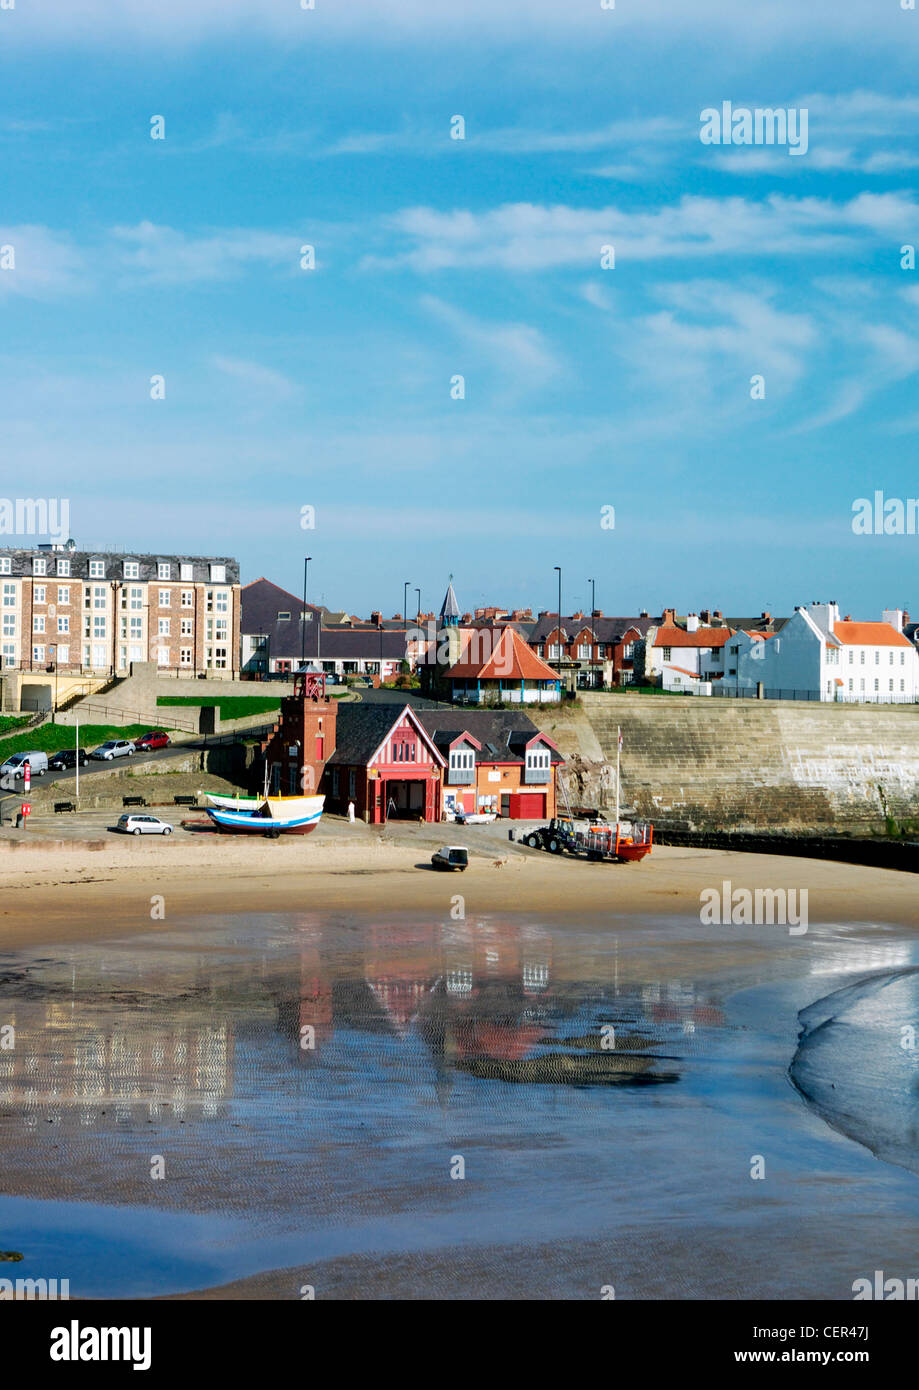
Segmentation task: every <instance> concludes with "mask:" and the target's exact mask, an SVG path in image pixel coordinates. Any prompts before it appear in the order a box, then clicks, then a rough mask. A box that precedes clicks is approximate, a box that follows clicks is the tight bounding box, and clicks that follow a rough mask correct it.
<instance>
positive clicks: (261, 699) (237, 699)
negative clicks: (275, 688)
mask: <svg viewBox="0 0 919 1390" xmlns="http://www.w3.org/2000/svg"><path fill="white" fill-rule="evenodd" d="M156 703H157V704H158V705H195V706H202V707H203V706H208V707H209V708H213V707H215V706H216V708H217V709H218V711H219V712H220V718H221V719H245V718H246V716H247V715H249V714H268V713H272V712H276V711H277V710H279V709H280V708H281V697H280V696H279V695H215V696H213V697H212V698H209V699H204V700H201V699H197V700H196V699H195V697H194V696H193V695H160V696H158V697H157V701H156Z"/></svg>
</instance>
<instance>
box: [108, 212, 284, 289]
mask: <svg viewBox="0 0 919 1390" xmlns="http://www.w3.org/2000/svg"><path fill="white" fill-rule="evenodd" d="M112 237H113V243H114V249H115V253H116V257H117V264H118V267H119V269H120V271H121V272H122V282H123V283H127V282H134V283H137V282H140V283H141V284H143V283H147V284H158V285H182V284H192V283H193V284H201V283H205V282H207V281H217V280H226V279H229V278H230V277H232V276H233V275H234V274H237V273H238V272H239V271H240V270H242V269H245V268H246V267H249V266H253V265H263V266H264V265H268V266H272V267H275V268H280V267H283V268H289V269H290V271H291V273H293V272H294V271H295V270H296V269H297V267H298V264H299V261H298V257H299V248H300V244H301V243H300V241H299V240H298V239H297V238H295V237H292V236H284V235H283V234H281V233H279V232H267V231H256V230H250V229H240V228H226V229H222V230H215V231H212V232H209V233H205V234H202V235H194V234H191V233H186V232H181V231H178V230H176V229H175V228H173V227H160V226H156V225H155V224H154V223H152V222H140V223H138V224H137V225H136V226H133V227H115V228H113V230H112Z"/></svg>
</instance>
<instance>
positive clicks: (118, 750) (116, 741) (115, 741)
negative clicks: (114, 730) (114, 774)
mask: <svg viewBox="0 0 919 1390" xmlns="http://www.w3.org/2000/svg"><path fill="white" fill-rule="evenodd" d="M133 755H134V744H133V743H132V742H131V740H130V739H127V738H110V739H107V740H106V742H105V743H102V744H100V745H99V747H98V748H94V749H93V751H92V752H91V753H90V755H89V756H90V757H91V758H98V759H99V761H100V762H111V761H112V758H130V757H133Z"/></svg>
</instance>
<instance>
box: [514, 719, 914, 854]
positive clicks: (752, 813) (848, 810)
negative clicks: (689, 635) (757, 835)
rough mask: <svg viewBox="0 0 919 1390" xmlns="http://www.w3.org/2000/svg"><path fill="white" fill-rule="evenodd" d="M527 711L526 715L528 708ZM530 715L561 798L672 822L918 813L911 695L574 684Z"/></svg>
mask: <svg viewBox="0 0 919 1390" xmlns="http://www.w3.org/2000/svg"><path fill="white" fill-rule="evenodd" d="M534 717H537V716H535V714H534ZM539 722H540V724H541V726H542V727H543V728H544V729H545V730H546V732H547V733H549V734H550V735H551V736H552V737H553V738H555V740H556V742H557V743H558V744H559V746H560V748H561V750H562V752H563V753H564V755H565V757H566V758H567V759H568V764H567V769H566V777H567V783H568V791H569V796H570V797H571V799H572V802H573V803H577V804H582V805H595V806H597V805H598V806H600V807H602V808H604V809H606V810H612V809H614V807H615V794H616V777H615V765H616V730H617V727H619V726H621V728H622V737H623V750H622V795H623V803H624V805H625V806H626V807H627V808H628V809H629V810H630V811H632V812H634V813H636V814H638V815H641V816H646V817H649V818H650V819H652V820H653V821H654V822H655V824H656V825H658V826H660V827H661V828H664V827H669V828H670V829H672V830H685V831H699V830H735V831H754V832H755V831H760V830H783V831H792V832H794V831H810V832H826V831H840V830H841V831H848V832H854V833H871V832H874V831H878V830H883V829H884V826H885V822H886V820H887V819H888V818H893V819H896V820H903V819H910V818H913V817H919V706H916V705H842V704H839V705H837V704H816V703H814V704H809V703H803V702H801V703H796V702H791V701H777V700H765V701H759V700H743V701H740V700H720V699H707V698H702V697H698V696H696V697H678V696H673V697H669V696H650V695H604V694H600V693H597V694H582V695H581V697H580V700H579V703H578V706H577V708H575V709H565V710H562V711H560V712H559V713H558V714H555V713H550V712H548V711H546V712H545V713H544V714H543V715H542V717H541V718H539Z"/></svg>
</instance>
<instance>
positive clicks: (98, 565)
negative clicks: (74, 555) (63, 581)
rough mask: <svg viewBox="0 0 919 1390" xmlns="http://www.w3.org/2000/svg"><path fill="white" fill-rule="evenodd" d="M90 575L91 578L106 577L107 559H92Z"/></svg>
mask: <svg viewBox="0 0 919 1390" xmlns="http://www.w3.org/2000/svg"><path fill="white" fill-rule="evenodd" d="M89 577H90V579H104V578H105V561H104V560H90V562H89Z"/></svg>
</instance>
